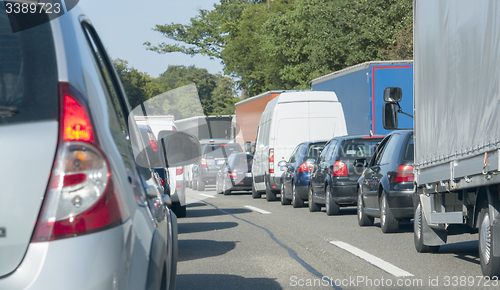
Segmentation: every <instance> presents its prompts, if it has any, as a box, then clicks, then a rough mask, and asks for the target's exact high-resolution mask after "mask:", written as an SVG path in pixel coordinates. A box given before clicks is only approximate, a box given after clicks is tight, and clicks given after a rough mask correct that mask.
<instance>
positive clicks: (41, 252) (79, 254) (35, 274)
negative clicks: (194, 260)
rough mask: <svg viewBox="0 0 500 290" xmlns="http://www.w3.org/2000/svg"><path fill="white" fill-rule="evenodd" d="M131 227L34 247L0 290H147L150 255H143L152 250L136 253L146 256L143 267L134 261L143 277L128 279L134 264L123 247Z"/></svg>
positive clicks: (124, 225) (126, 224)
mask: <svg viewBox="0 0 500 290" xmlns="http://www.w3.org/2000/svg"><path fill="white" fill-rule="evenodd" d="M131 226H132V224H131V222H130V220H129V222H127V223H125V224H123V225H121V226H118V227H115V228H112V229H109V230H105V231H101V232H98V233H94V234H88V235H83V236H78V237H73V238H66V239H61V240H57V241H51V242H40V243H31V244H30V245H29V247H28V250H27V252H26V255H25V257H24V259H23V261H22V263H21V264H20V265H19V267H18V269H17V270H16V271H14V272H13V273H12V274H10V275H8V276H5V277H3V278H0V289H40V290H44V289H50V290H59V289H61V290H64V289H75V290H79V289H82V290H83V289H96V290H100V289H102V290H106V289H122V288H126V287H128V288H129V289H140V288H144V285H145V284H146V281H145V279H144V278H145V277H146V272H147V265H148V255H145V254H144V251H146V252H149V248H147V249H136V250H138V252H140V251H142V252H143V254H142V256H143V257H144V259H143V261H142V263H141V261H140V259H139V260H137V259H136V260H135V261H133V262H134V264H135V263H137V267H136V266H134V268H136V269H137V270H139V271H140V272H143V273H137V275H134V279H127V277H126V273H127V271H128V270H127V268H129V267H131V265H130V263H131V262H132V261H130V260H127V258H126V256H127V253H126V252H127V251H126V248H125V247H124V245H123V243H124V241H125V240H127V239H126V233H127V232H129V231H130V230H131ZM133 239H134V238H132V240H133ZM129 246H132V245H129ZM148 246H149V244H148ZM68 254H70V255H68ZM135 258H138V257H135ZM143 266H144V267H143ZM129 274H130V273H129ZM130 284H133V285H130ZM127 285H128V286H127Z"/></svg>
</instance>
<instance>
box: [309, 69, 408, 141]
mask: <svg viewBox="0 0 500 290" xmlns="http://www.w3.org/2000/svg"><path fill="white" fill-rule="evenodd" d="M386 87H399V88H401V89H402V90H403V92H404V94H405V98H404V100H402V101H401V102H400V105H401V108H402V110H403V111H404V112H412V111H413V61H411V60H408V61H370V62H365V63H361V64H358V65H355V66H352V67H348V68H346V69H343V70H340V71H336V72H334V73H331V74H328V75H325V76H322V77H319V78H317V79H314V80H312V81H311V89H312V90H313V91H332V92H335V94H337V98H338V100H339V101H340V103H341V104H342V108H343V109H344V115H345V121H346V125H347V133H349V135H353V134H370V133H371V134H387V133H389V130H386V129H384V128H383V126H382V115H381V111H382V104H384V99H383V91H384V89H385V88H386ZM399 122H400V126H401V128H413V119H412V118H411V117H410V116H406V115H402V116H400V118H399Z"/></svg>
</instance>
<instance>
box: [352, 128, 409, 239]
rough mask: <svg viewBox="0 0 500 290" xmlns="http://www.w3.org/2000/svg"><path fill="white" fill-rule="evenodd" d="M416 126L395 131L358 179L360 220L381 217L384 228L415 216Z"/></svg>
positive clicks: (364, 222)
mask: <svg viewBox="0 0 500 290" xmlns="http://www.w3.org/2000/svg"><path fill="white" fill-rule="evenodd" d="M413 179H414V177H413V130H397V131H393V132H391V133H390V134H389V135H387V137H385V138H384V140H382V142H381V143H380V145H379V146H378V147H377V150H376V152H375V154H374V156H373V158H372V159H371V161H370V163H369V164H368V166H367V168H366V169H365V171H364V172H363V175H361V177H360V178H359V180H358V207H357V215H358V223H359V225H360V226H368V225H373V220H374V218H375V217H377V218H380V227H381V229H382V232H384V233H388V232H393V231H395V230H397V229H398V227H399V221H401V220H410V219H411V218H413V213H414V212H413V192H414V186H413Z"/></svg>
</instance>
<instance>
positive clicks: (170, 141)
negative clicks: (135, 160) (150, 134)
mask: <svg viewBox="0 0 500 290" xmlns="http://www.w3.org/2000/svg"><path fill="white" fill-rule="evenodd" d="M158 137H159V141H158V143H159V150H158V151H160V155H161V158H162V159H163V160H164V161H165V167H172V166H184V165H189V164H196V163H198V162H200V159H201V145H200V141H199V140H198V138H196V137H195V136H193V135H191V134H187V133H184V132H179V131H160V133H158Z"/></svg>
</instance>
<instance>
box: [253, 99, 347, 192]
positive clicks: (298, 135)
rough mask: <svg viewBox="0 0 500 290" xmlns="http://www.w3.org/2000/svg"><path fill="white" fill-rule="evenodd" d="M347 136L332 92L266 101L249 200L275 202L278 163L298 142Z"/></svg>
mask: <svg viewBox="0 0 500 290" xmlns="http://www.w3.org/2000/svg"><path fill="white" fill-rule="evenodd" d="M346 134H347V130H346V124H345V120H344V112H343V110H342V105H341V104H340V102H339V101H338V100H337V96H336V95H335V93H334V92H313V91H301V92H299V91H294V92H283V93H281V94H280V95H279V96H277V97H276V98H274V99H273V100H272V101H270V102H269V103H268V104H267V106H266V108H265V110H264V112H263V113H262V116H261V118H260V121H259V126H258V129H257V140H256V143H255V155H254V159H253V166H252V178H253V182H252V197H253V198H259V197H261V194H262V193H263V192H265V194H266V199H267V201H272V200H275V199H276V194H277V193H278V192H279V189H280V185H281V174H282V173H283V169H282V168H280V167H279V166H278V162H279V161H281V160H288V158H289V157H290V154H291V153H292V151H293V149H294V148H295V147H296V146H297V145H298V144H299V143H301V142H304V141H316V140H325V141H326V140H330V139H331V138H333V137H336V136H343V135H346Z"/></svg>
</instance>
